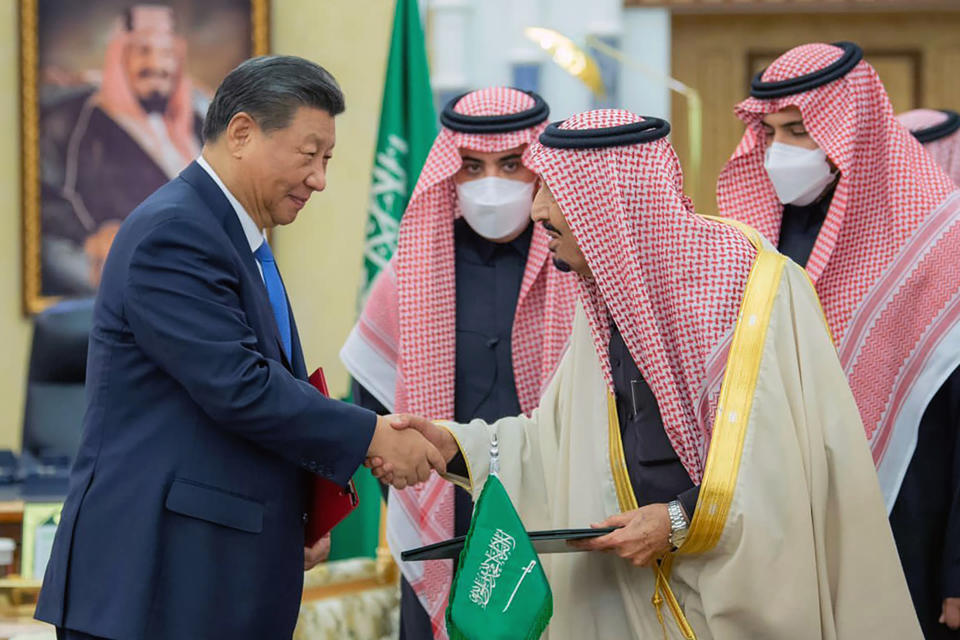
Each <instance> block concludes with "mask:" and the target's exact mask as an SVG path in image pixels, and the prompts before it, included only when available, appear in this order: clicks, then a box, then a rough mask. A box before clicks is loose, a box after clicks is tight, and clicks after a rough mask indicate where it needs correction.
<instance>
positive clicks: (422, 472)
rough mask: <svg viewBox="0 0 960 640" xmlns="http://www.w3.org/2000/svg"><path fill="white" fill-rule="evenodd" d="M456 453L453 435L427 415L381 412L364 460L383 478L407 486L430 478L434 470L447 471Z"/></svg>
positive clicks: (387, 482) (368, 466) (395, 485)
mask: <svg viewBox="0 0 960 640" xmlns="http://www.w3.org/2000/svg"><path fill="white" fill-rule="evenodd" d="M456 453H457V443H456V441H455V440H454V439H453V436H451V435H450V433H449V432H448V431H447V430H446V429H442V428H440V427H438V426H436V425H435V424H433V423H432V422H430V421H429V420H427V419H426V418H421V417H419V416H410V415H390V416H378V417H377V426H376V428H375V429H374V432H373V438H372V439H371V440H370V446H369V448H368V449H367V458H366V460H365V461H364V463H363V464H364V466H366V467H367V468H368V469H370V470H371V472H372V473H373V475H374V477H376V478H379V479H380V481H381V482H383V483H385V484H390V485H392V486H393V487H395V488H397V489H405V488H406V487H409V486H413V485H416V484H420V483H421V482H426V481H427V479H428V478H429V477H430V472H431V471H433V470H436V472H437V473H444V472H446V470H447V462H449V461H450V460H451V459H453V457H454V455H456Z"/></svg>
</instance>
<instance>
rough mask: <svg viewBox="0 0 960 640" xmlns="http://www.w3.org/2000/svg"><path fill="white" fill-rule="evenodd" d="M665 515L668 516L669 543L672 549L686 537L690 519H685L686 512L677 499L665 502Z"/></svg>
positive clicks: (678, 546)
mask: <svg viewBox="0 0 960 640" xmlns="http://www.w3.org/2000/svg"><path fill="white" fill-rule="evenodd" d="M667 515H669V516H670V544H671V546H673V548H674V549H678V548H680V546H681V545H683V543H684V541H685V540H686V539H687V532H688V531H689V530H690V520H689V519H687V514H686V513H685V512H684V511H683V505H681V504H680V501H679V500H672V501H670V502H669V503H667Z"/></svg>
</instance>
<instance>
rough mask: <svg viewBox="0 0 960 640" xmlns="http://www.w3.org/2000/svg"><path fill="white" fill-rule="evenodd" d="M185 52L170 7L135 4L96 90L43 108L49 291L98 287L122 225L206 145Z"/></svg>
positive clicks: (118, 27)
mask: <svg viewBox="0 0 960 640" xmlns="http://www.w3.org/2000/svg"><path fill="white" fill-rule="evenodd" d="M185 53H186V51H185V43H184V41H183V40H182V38H180V37H178V36H177V34H176V33H175V31H174V17H173V11H172V9H171V8H169V7H164V6H160V5H148V4H141V5H135V6H133V7H131V8H130V9H128V10H127V11H126V12H125V13H124V15H123V16H121V18H119V19H118V21H117V23H116V24H115V26H114V30H113V33H112V34H111V37H110V40H109V42H108V44H107V51H106V55H105V59H104V66H103V70H102V80H101V83H100V86H99V88H98V89H97V90H95V91H94V92H92V93H83V94H82V95H80V96H75V97H71V98H68V99H66V100H64V101H62V102H60V103H57V104H55V105H53V106H52V107H49V108H48V109H46V110H45V112H44V113H43V115H42V121H41V131H42V134H41V135H42V140H41V145H42V147H41V148H42V149H43V152H44V160H45V163H44V167H43V185H42V188H43V210H42V228H43V234H44V237H43V258H44V260H43V282H44V284H45V286H46V289H47V290H45V291H44V292H43V293H45V294H48V295H57V294H80V293H87V292H91V291H93V290H94V289H95V288H96V286H97V284H98V282H99V279H100V269H101V267H102V264H103V260H104V259H105V258H106V252H107V251H108V250H109V248H110V244H111V241H112V239H113V236H114V234H115V233H116V231H117V229H118V228H119V225H120V222H122V221H123V219H124V217H125V216H126V215H127V214H128V213H129V212H130V211H132V210H133V209H134V208H135V207H136V206H137V204H139V203H140V201H142V200H143V199H144V198H145V197H147V196H148V195H149V194H150V193H152V192H153V191H155V190H156V189H158V188H159V187H160V186H161V185H163V184H165V183H166V182H167V181H168V180H170V179H171V178H173V177H175V176H176V175H177V174H178V173H179V172H180V171H181V170H182V169H183V168H184V167H186V166H187V165H188V164H189V163H190V162H191V161H192V160H193V158H194V157H196V156H197V154H198V153H199V152H200V128H201V126H202V118H203V112H202V111H200V110H199V109H198V107H197V106H196V105H194V101H193V100H194V96H193V90H192V86H191V82H190V79H189V77H188V76H187V74H186V70H185V68H184V61H185V60H184V58H185Z"/></svg>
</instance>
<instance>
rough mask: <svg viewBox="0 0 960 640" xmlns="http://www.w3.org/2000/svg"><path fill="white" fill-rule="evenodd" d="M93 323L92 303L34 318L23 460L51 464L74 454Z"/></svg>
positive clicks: (54, 309)
mask: <svg viewBox="0 0 960 640" xmlns="http://www.w3.org/2000/svg"><path fill="white" fill-rule="evenodd" d="M92 323H93V299H84V300H71V301H67V302H61V303H59V304H57V305H54V306H53V307H51V308H49V309H47V310H46V311H44V312H42V313H40V314H38V315H37V316H36V317H35V319H34V328H33V348H32V350H31V352H30V372H29V375H28V377H27V399H26V407H25V410H24V419H23V454H24V456H25V457H26V456H30V457H33V458H35V459H37V460H48V461H51V462H52V461H54V460H57V459H61V460H63V459H66V460H70V461H72V460H73V457H74V456H75V455H76V453H77V447H78V445H79V443H80V431H81V428H82V425H83V413H84V409H85V407H86V403H85V400H84V391H83V386H84V380H85V379H86V371H87V338H88V336H89V334H90V328H91V326H92ZM58 466H59V465H58Z"/></svg>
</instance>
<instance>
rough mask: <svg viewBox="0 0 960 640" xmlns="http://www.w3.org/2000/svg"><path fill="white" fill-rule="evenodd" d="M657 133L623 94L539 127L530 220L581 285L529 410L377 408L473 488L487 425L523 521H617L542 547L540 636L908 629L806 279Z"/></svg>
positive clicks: (885, 536)
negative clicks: (549, 596)
mask: <svg viewBox="0 0 960 640" xmlns="http://www.w3.org/2000/svg"><path fill="white" fill-rule="evenodd" d="M668 133H669V125H668V124H667V123H666V122H664V121H662V120H658V119H656V118H641V117H639V116H636V115H634V114H632V113H630V112H627V111H621V110H598V111H590V112H587V113H583V114H579V115H576V116H573V117H572V118H570V119H568V120H566V121H564V122H562V123H559V124H553V125H550V126H549V127H547V129H546V131H545V132H544V134H543V135H542V136H541V137H540V142H539V144H536V145H534V149H533V151H532V153H531V155H532V167H533V169H534V170H536V171H537V172H538V173H539V175H540V176H541V180H542V181H543V187H542V188H541V190H540V192H539V193H538V195H537V198H536V200H535V202H534V208H533V218H534V220H535V221H537V222H538V223H540V224H542V225H543V226H545V227H547V228H548V229H549V233H550V236H551V242H550V250H551V251H552V252H553V255H554V257H555V260H557V261H558V263H560V264H562V265H565V266H566V267H568V268H571V269H572V270H573V271H574V272H576V274H577V276H578V278H577V279H578V283H579V296H578V304H577V307H576V315H575V318H574V324H573V329H572V335H571V338H570V344H569V347H568V349H567V350H566V352H565V354H564V356H563V359H562V361H561V363H560V366H559V368H558V369H557V372H556V374H555V375H554V376H553V377H552V379H551V381H550V383H549V386H548V387H547V389H546V391H545V392H544V394H543V396H542V397H541V400H540V403H539V405H538V407H537V409H536V410H535V411H534V412H533V413H532V414H531V415H529V416H517V417H509V418H504V419H501V420H499V421H497V422H495V423H493V424H489V423H487V422H483V421H480V420H475V421H473V422H472V423H470V424H457V423H450V422H441V423H440V424H439V425H438V424H435V423H433V422H430V421H428V420H426V419H423V418H416V417H412V416H403V417H402V418H401V420H400V422H399V423H398V425H397V428H404V427H411V428H416V429H418V430H419V431H420V432H421V433H423V434H425V435H427V437H428V439H430V440H431V441H432V442H433V443H434V444H435V445H437V447H438V449H439V450H440V452H441V454H442V455H443V456H444V457H445V458H446V459H447V460H448V461H449V464H448V467H447V473H448V474H450V475H448V476H447V477H448V478H450V479H451V480H455V481H457V482H460V483H462V484H463V485H464V486H467V487H469V488H470V489H471V490H472V491H473V492H474V494H475V495H478V492H479V491H481V490H482V487H483V484H484V482H485V480H486V478H487V475H488V472H489V463H490V450H491V446H490V442H491V439H492V435H493V434H496V435H497V436H498V438H499V450H500V455H499V462H500V465H499V466H500V468H499V477H500V479H501V480H502V482H503V484H504V486H505V487H506V489H507V491H508V492H509V494H510V497H511V499H512V501H513V502H514V504H515V505H516V507H517V511H518V512H519V514H520V516H521V517H522V519H523V524H524V526H525V527H526V528H527V529H528V530H544V529H567V528H575V527H583V526H586V525H588V524H591V523H592V524H594V526H600V527H616V529H615V530H614V531H613V532H611V533H607V534H605V535H601V536H599V537H597V538H595V539H592V540H590V541H586V542H577V543H575V544H576V546H578V547H579V548H580V549H581V550H586V551H591V553H563V554H555V555H549V556H544V558H545V560H544V566H545V570H546V573H547V576H548V578H549V581H550V586H551V589H552V591H553V598H554V607H553V610H554V616H553V620H552V622H551V625H550V627H549V628H548V630H547V636H546V637H548V638H549V639H550V640H573V639H576V640H580V639H582V638H637V639H641V638H644V639H645V638H658V637H668V638H693V637H697V638H700V639H701V640H706V639H709V638H882V639H890V640H893V639H898V640H900V639H904V638H910V639H918V638H920V637H921V636H920V629H919V626H918V625H917V621H916V617H915V615H914V613H913V610H912V608H911V606H910V598H909V594H908V592H907V588H906V584H905V581H904V578H903V572H902V570H901V568H900V566H899V562H898V559H897V555H896V550H895V548H894V543H893V539H892V536H891V534H890V530H889V527H888V526H887V524H886V512H885V510H884V508H883V501H882V497H881V494H880V490H879V487H878V484H877V478H876V473H875V471H874V467H873V464H872V461H871V459H870V452H869V449H868V447H867V443H866V439H865V438H864V434H863V427H862V425H861V423H860V419H859V415H858V412H857V406H856V403H855V401H854V399H853V396H852V394H851V393H850V389H849V387H848V385H847V383H846V380H845V378H844V375H843V371H842V370H841V368H840V366H839V362H838V361H837V358H836V356H835V355H833V349H832V345H831V342H830V335H829V332H828V330H827V327H826V326H825V323H824V320H823V315H822V313H821V311H820V307H819V304H818V302H817V298H816V294H815V293H814V290H813V288H812V286H811V285H810V282H809V280H808V278H807V276H806V275H805V274H804V272H803V270H802V269H801V268H799V267H798V266H796V265H795V264H793V263H792V262H790V261H789V260H787V259H786V258H785V257H784V256H783V255H781V254H779V253H778V252H777V251H776V250H775V249H774V248H773V247H772V246H771V245H770V244H769V243H768V242H766V241H765V240H764V239H763V238H762V237H761V236H760V235H759V234H758V233H756V232H755V231H753V230H752V229H750V228H748V227H745V226H741V225H737V224H736V223H729V222H726V221H722V220H718V219H708V218H705V217H701V216H698V215H697V214H696V213H695V212H694V209H693V206H692V203H691V202H690V200H689V199H688V198H687V197H686V196H685V195H684V194H683V178H682V174H681V171H680V166H679V162H678V160H677V157H676V154H675V153H674V150H673V148H672V147H671V146H670V143H669V142H668V141H667V140H666V136H667V134H668ZM430 417H433V416H430ZM459 457H462V458H463V459H462V460H459V459H458V458H459ZM370 462H371V464H372V465H373V467H374V475H376V476H378V477H381V478H382V479H384V480H385V481H388V482H389V481H390V480H391V474H390V471H389V466H388V465H379V464H378V461H377V460H375V459H374V460H371V461H370ZM597 551H606V552H608V553H596V552H597ZM784 580H788V582H789V585H787V586H785V585H784ZM510 586H511V585H505V586H501V585H500V584H497V586H496V588H497V589H499V588H506V589H509V588H510ZM518 588H520V589H521V591H522V589H523V588H525V587H522V586H521V587H518ZM518 597H522V594H518ZM651 598H652V601H651Z"/></svg>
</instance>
